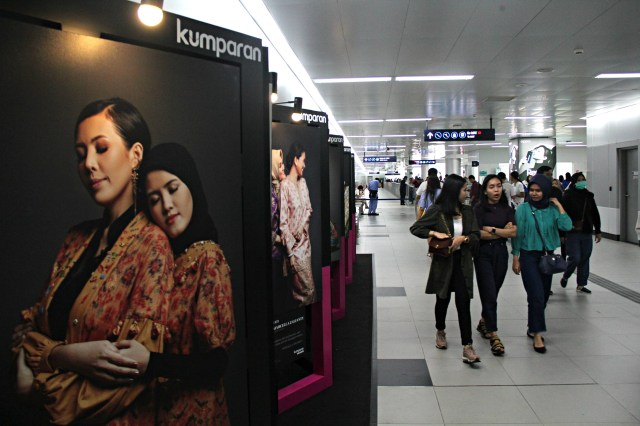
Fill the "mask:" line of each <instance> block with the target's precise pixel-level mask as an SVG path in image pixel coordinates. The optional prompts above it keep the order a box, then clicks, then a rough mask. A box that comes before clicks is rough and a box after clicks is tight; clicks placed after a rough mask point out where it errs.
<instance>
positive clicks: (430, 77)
mask: <svg viewBox="0 0 640 426" xmlns="http://www.w3.org/2000/svg"><path fill="white" fill-rule="evenodd" d="M473 77H474V76H473V75H415V76H409V75H407V76H399V77H396V78H395V80H396V81H455V80H471V79H473Z"/></svg>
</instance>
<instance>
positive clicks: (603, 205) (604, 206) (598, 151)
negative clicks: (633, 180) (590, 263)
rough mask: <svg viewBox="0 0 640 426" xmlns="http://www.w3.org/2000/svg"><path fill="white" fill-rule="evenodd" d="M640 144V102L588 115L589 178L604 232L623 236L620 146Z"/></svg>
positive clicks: (639, 191) (627, 146) (639, 192)
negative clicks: (621, 231)
mask: <svg viewBox="0 0 640 426" xmlns="http://www.w3.org/2000/svg"><path fill="white" fill-rule="evenodd" d="M638 146H640V104H636V105H633V106H629V107H626V108H621V109H617V110H615V111H611V112H608V113H604V114H600V115H598V116H594V117H589V118H587V164H588V167H587V170H588V171H589V172H590V177H588V178H587V179H588V181H589V186H590V190H591V191H593V192H594V194H595V200H596V203H597V204H598V210H599V211H600V216H601V219H602V231H603V232H606V233H609V234H612V235H614V236H619V235H620V226H621V224H620V196H621V194H620V189H619V183H620V182H619V179H620V176H619V174H620V173H619V170H618V149H620V148H629V147H638ZM639 151H640V150H639ZM609 188H611V190H610V189H609ZM638 195H639V197H640V188H638ZM638 219H640V212H638V217H637V218H636V220H638Z"/></svg>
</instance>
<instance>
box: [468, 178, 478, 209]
mask: <svg viewBox="0 0 640 426" xmlns="http://www.w3.org/2000/svg"><path fill="white" fill-rule="evenodd" d="M469 182H470V183H471V192H470V193H469V196H470V197H471V207H473V206H475V205H476V203H477V202H478V201H480V184H479V183H478V182H477V181H476V177H475V176H474V175H469Z"/></svg>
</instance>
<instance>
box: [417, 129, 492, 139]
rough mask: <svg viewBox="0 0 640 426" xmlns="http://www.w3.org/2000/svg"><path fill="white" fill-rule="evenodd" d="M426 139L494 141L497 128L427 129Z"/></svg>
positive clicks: (425, 132)
mask: <svg viewBox="0 0 640 426" xmlns="http://www.w3.org/2000/svg"><path fill="white" fill-rule="evenodd" d="M424 140H425V141H427V142H429V141H430V142H433V141H438V142H441V141H444V142H447V141H472V142H473V141H494V140H496V130H495V129H455V130H454V129H425V131H424Z"/></svg>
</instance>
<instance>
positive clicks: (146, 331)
mask: <svg viewBox="0 0 640 426" xmlns="http://www.w3.org/2000/svg"><path fill="white" fill-rule="evenodd" d="M98 223H99V222H97V221H96V222H88V223H85V224H82V225H79V226H77V227H75V228H73V229H71V231H69V233H68V234H67V236H66V238H65V240H64V243H63V245H62V248H61V249H60V251H59V252H58V255H57V257H56V260H55V263H54V266H53V270H52V272H51V277H50V280H49V284H48V286H47V287H46V290H45V293H44V296H43V297H42V299H41V301H40V302H39V303H38V304H36V305H35V306H34V307H32V308H30V309H28V310H26V311H24V312H23V318H24V319H25V320H26V321H32V322H33V323H34V326H35V330H37V331H33V332H30V333H28V334H27V336H26V339H25V341H24V344H23V348H24V349H25V356H26V361H27V364H28V365H29V366H30V367H31V369H32V370H33V372H34V376H35V380H34V385H33V386H34V389H35V391H36V393H37V394H40V396H41V397H42V400H43V401H44V402H43V404H44V407H45V408H46V410H47V412H48V414H49V417H50V420H51V422H52V423H54V424H67V423H70V422H72V421H78V422H82V423H85V422H86V423H89V422H91V423H101V424H106V423H109V424H132V425H133V424H135V425H144V424H153V423H154V422H155V418H154V416H155V414H154V412H153V411H154V410H153V407H154V401H153V398H152V388H153V384H152V383H150V382H148V381H139V382H136V383H135V384H132V385H129V386H121V387H116V388H113V387H111V388H108V387H102V386H100V385H98V384H96V383H94V382H91V381H90V380H87V379H85V378H84V377H82V376H81V375H79V374H77V373H73V372H68V371H61V370H53V369H52V368H51V366H50V365H49V362H48V355H49V354H50V353H51V350H52V349H53V348H54V347H56V346H58V345H60V344H65V343H79V342H87V341H96V340H105V339H106V340H111V341H117V340H125V339H135V340H138V341H139V342H140V343H142V344H143V345H145V346H146V347H147V349H149V350H150V351H156V352H162V350H163V347H164V340H165V337H166V328H165V326H166V324H167V314H168V302H169V295H170V293H171V290H172V287H173V276H172V274H171V271H172V270H173V255H172V252H171V247H170V245H169V241H168V239H167V237H166V236H165V234H164V233H163V232H162V230H161V229H160V228H158V227H157V226H156V225H154V224H152V223H151V222H150V221H149V220H148V219H147V218H146V216H145V215H144V214H143V213H139V214H138V215H136V216H135V217H134V219H133V220H132V221H131V222H130V223H129V224H128V225H127V227H126V228H125V230H124V231H123V232H122V233H121V234H120V236H119V237H118V239H117V240H116V242H115V244H114V245H113V247H112V248H111V250H110V251H109V252H108V253H107V255H106V256H105V258H104V260H103V261H102V262H101V263H100V265H99V266H98V268H97V269H96V270H95V271H94V272H93V274H92V275H91V278H90V279H89V281H88V282H87V284H85V286H84V287H83V289H82V291H81V292H80V294H79V295H78V297H77V298H76V301H75V303H74V305H73V307H72V309H71V312H70V315H69V323H68V326H67V327H68V328H67V333H66V340H65V342H58V341H54V340H52V339H50V338H49V337H47V336H48V335H50V329H49V323H48V317H49V315H48V308H49V305H50V304H51V301H52V300H53V297H54V295H55V293H56V291H57V290H58V288H59V287H60V285H61V284H62V283H63V282H64V280H65V278H66V277H67V275H68V273H69V272H70V271H71V269H72V268H73V266H74V264H75V263H76V262H77V261H78V259H79V258H80V257H81V255H82V253H83V252H84V251H85V250H86V249H87V247H88V245H89V243H90V241H91V239H92V238H93V235H94V234H95V232H96V230H97V227H98Z"/></svg>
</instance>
